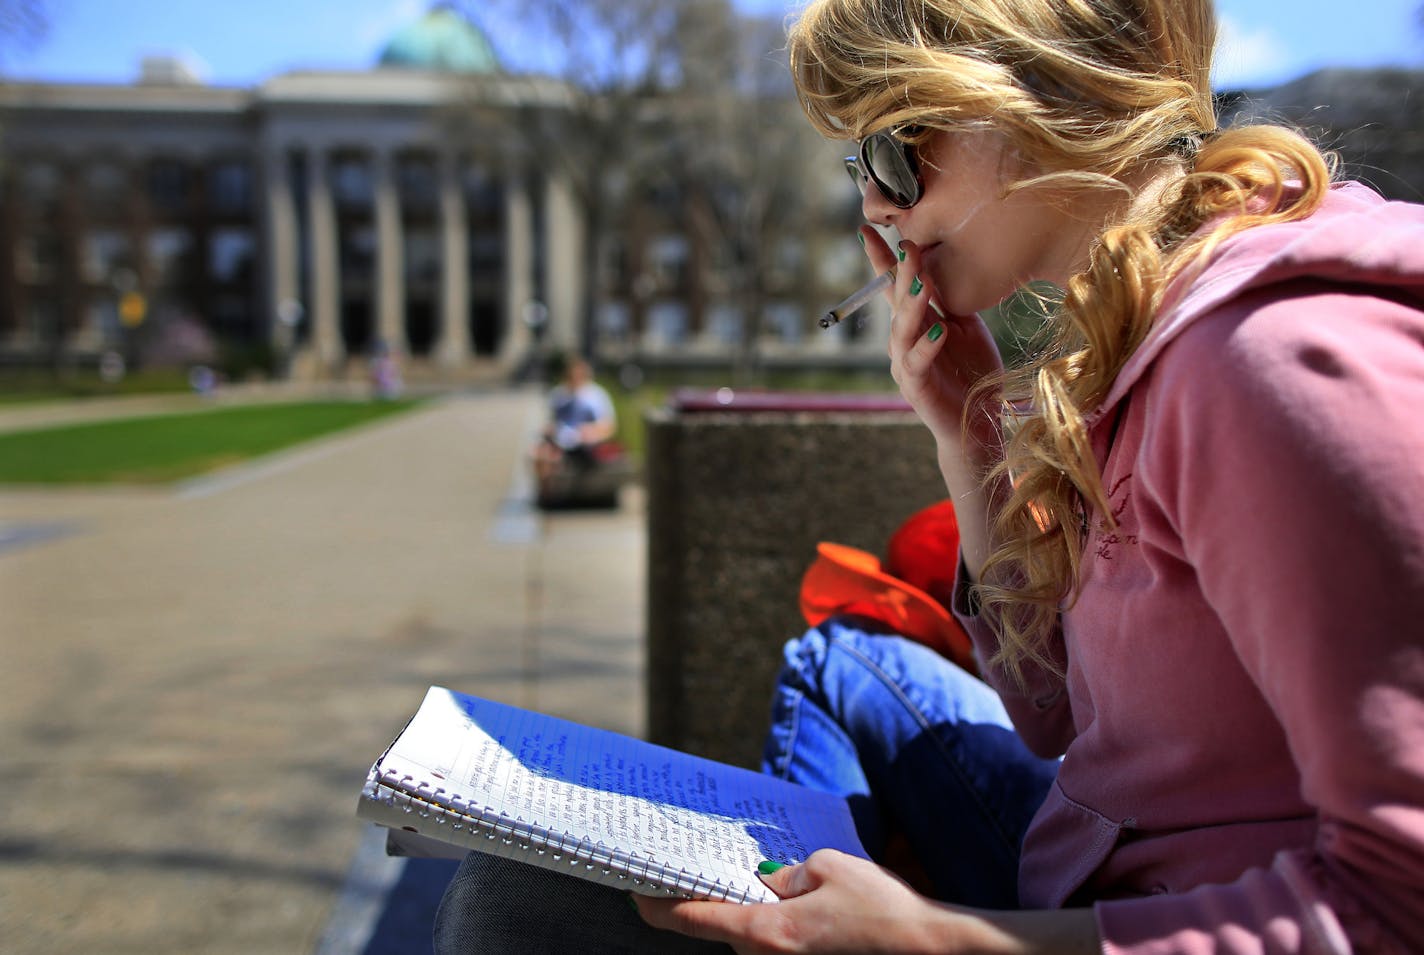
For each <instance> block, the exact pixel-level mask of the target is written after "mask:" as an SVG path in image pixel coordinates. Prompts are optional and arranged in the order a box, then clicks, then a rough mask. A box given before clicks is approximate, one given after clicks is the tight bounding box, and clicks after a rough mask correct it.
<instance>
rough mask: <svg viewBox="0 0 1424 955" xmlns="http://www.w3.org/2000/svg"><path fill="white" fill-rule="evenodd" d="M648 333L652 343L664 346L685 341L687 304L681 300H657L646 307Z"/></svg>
mask: <svg viewBox="0 0 1424 955" xmlns="http://www.w3.org/2000/svg"><path fill="white" fill-rule="evenodd" d="M648 335H649V337H650V338H651V339H652V342H651V343H652V344H654V345H658V346H664V347H672V346H676V345H681V344H683V343H684V342H685V341H687V306H686V305H685V304H683V303H682V302H658V303H656V304H654V305H653V306H652V307H651V308H649V309H648Z"/></svg>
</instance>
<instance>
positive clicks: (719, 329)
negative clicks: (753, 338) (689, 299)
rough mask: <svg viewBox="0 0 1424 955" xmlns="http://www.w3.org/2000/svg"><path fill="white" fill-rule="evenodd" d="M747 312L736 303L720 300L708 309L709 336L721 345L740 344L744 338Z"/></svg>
mask: <svg viewBox="0 0 1424 955" xmlns="http://www.w3.org/2000/svg"><path fill="white" fill-rule="evenodd" d="M745 314H746V313H745V312H744V311H743V310H742V309H740V308H738V307H737V306H735V305H731V304H728V303H726V302H719V303H717V304H716V305H713V306H711V307H710V308H709V309H708V310H707V337H708V338H710V339H711V340H712V341H714V342H717V343H718V344H721V345H739V344H741V342H742V339H743V331H742V325H743V322H744V316H745Z"/></svg>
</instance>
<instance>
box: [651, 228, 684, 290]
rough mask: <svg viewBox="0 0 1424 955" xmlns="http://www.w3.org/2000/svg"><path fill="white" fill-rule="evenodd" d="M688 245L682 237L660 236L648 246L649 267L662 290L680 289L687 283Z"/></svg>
mask: <svg viewBox="0 0 1424 955" xmlns="http://www.w3.org/2000/svg"><path fill="white" fill-rule="evenodd" d="M687 260H688V244H687V237H686V236H682V235H664V236H659V237H657V238H656V239H654V240H653V241H652V242H650V243H649V244H648V265H649V267H650V268H651V270H652V274H653V279H654V281H656V282H657V283H658V286H659V287H660V288H664V289H680V288H682V287H683V284H684V283H685V282H686V281H687Z"/></svg>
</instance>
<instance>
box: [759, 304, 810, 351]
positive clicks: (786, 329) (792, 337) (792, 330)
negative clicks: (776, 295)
mask: <svg viewBox="0 0 1424 955" xmlns="http://www.w3.org/2000/svg"><path fill="white" fill-rule="evenodd" d="M764 316H765V322H766V330H767V332H769V333H770V334H771V335H772V337H774V338H776V339H777V340H778V341H782V342H785V343H786V344H788V345H791V344H795V343H796V342H799V341H800V340H801V331H802V328H801V325H802V319H803V318H804V315H803V314H802V310H801V306H799V305H794V304H792V303H790V302H778V303H774V304H771V305H768V306H767V307H766V312H765V313H764Z"/></svg>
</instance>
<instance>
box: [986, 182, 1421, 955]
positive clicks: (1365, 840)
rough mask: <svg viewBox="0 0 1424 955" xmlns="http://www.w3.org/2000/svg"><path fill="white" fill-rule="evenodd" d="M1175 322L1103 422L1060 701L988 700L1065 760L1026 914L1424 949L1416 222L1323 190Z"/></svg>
mask: <svg viewBox="0 0 1424 955" xmlns="http://www.w3.org/2000/svg"><path fill="white" fill-rule="evenodd" d="M1174 298H1175V299H1176V300H1175V301H1174V302H1171V303H1169V304H1168V306H1167V307H1166V308H1165V310H1164V312H1163V315H1162V317H1161V320H1160V322H1159V323H1158V324H1157V326H1156V327H1154V329H1153V331H1152V332H1151V334H1150V335H1149V337H1148V338H1147V340H1146V341H1145V342H1144V343H1143V344H1142V346H1141V347H1140V348H1139V349H1138V351H1137V353H1136V354H1135V355H1134V357H1133V358H1132V359H1131V361H1130V362H1129V363H1128V365H1127V367H1126V368H1124V369H1123V371H1122V373H1121V374H1120V375H1119V377H1118V379H1117V383H1116V385H1115V386H1114V388H1113V391H1112V393H1111V395H1110V396H1109V398H1108V400H1107V401H1106V402H1105V403H1104V406H1103V408H1102V409H1101V410H1100V411H1099V412H1098V413H1097V414H1096V415H1095V416H1094V418H1093V419H1092V420H1091V421H1090V425H1091V427H1092V431H1091V434H1092V438H1093V441H1094V446H1095V447H1096V448H1097V450H1098V454H1099V461H1100V463H1101V464H1102V467H1103V479H1104V484H1105V487H1106V488H1107V490H1108V492H1109V499H1110V501H1111V504H1112V508H1113V512H1114V516H1115V517H1116V519H1117V524H1118V526H1117V528H1116V529H1115V530H1112V531H1105V530H1102V529H1097V530H1094V531H1093V532H1092V533H1091V536H1090V538H1089V540H1088V544H1087V548H1086V552H1085V555H1084V562H1083V577H1082V592H1081V596H1080V598H1079V599H1078V601H1077V603H1076V604H1075V605H1074V606H1073V607H1072V608H1071V609H1069V610H1068V611H1066V612H1065V613H1064V614H1063V621H1062V644H1061V647H1060V649H1061V652H1062V653H1063V654H1064V655H1065V657H1066V664H1067V679H1066V682H1065V681H1063V680H1058V679H1055V678H1053V677H1052V676H1051V674H1049V673H1047V672H1042V671H1040V672H1035V673H1032V674H1031V680H1030V687H1029V690H1028V691H1027V692H1016V691H1015V690H1014V689H1013V688H1012V687H1011V686H1010V685H1009V684H1008V683H1007V682H1006V681H1004V680H1002V679H996V674H993V673H989V674H987V676H988V677H989V679H990V681H991V682H992V683H994V685H995V686H996V688H997V689H998V690H999V692H1000V694H1001V695H1002V696H1003V698H1004V701H1005V703H1006V704H1007V705H1008V707H1009V711H1010V713H1011V714H1012V716H1013V719H1014V722H1015V724H1016V726H1017V727H1018V729H1019V732H1020V734H1021V735H1022V736H1023V737H1024V739H1025V740H1026V741H1027V742H1028V744H1029V745H1030V746H1031V747H1032V748H1034V749H1035V750H1036V751H1037V752H1039V753H1041V754H1045V755H1046V754H1058V753H1065V754H1066V755H1065V758H1064V761H1063V765H1062V769H1061V771H1060V773H1059V778H1058V781H1057V783H1056V784H1055V786H1054V788H1053V790H1052V792H1051V793H1050V795H1049V797H1048V800H1047V802H1046V803H1045V805H1044V806H1043V808H1042V809H1041V810H1040V811H1039V813H1038V815H1037V817H1036V818H1035V820H1034V822H1033V825H1032V826H1031V828H1030V830H1029V832H1028V835H1027V837H1026V839H1025V842H1024V851H1023V860H1022V866H1021V869H1020V890H1021V897H1022V899H1021V900H1022V902H1023V904H1024V905H1025V906H1026V907H1037V908H1041V907H1056V906H1062V905H1084V904H1094V905H1095V911H1096V914H1097V918H1098V924H1099V927H1100V929H1101V932H1102V935H1103V937H1104V939H1105V943H1104V951H1105V952H1108V953H1129V952H1130V953H1148V952H1151V953H1168V952H1173V953H1198V952H1200V953H1206V952H1240V953H1246V952H1252V953H1255V952H1331V953H1339V952H1352V951H1353V952H1406V951H1409V952H1421V951H1424V206H1414V205H1409V204H1402V203H1387V202H1385V201H1384V200H1382V199H1380V198H1379V197H1378V196H1376V195H1375V194H1374V193H1373V192H1371V191H1369V190H1368V189H1366V188H1364V187H1363V186H1359V185H1344V186H1339V187H1336V188H1335V189H1334V190H1332V192H1331V194H1330V196H1329V198H1328V199H1327V201H1326V203H1325V206H1324V207H1323V208H1322V209H1321V210H1320V211H1319V212H1317V213H1316V214H1315V215H1314V216H1312V217H1311V218H1310V219H1309V220H1307V221H1305V222H1299V223H1292V224H1287V225H1279V226H1264V227H1260V228H1256V229H1253V230H1249V231H1248V232H1246V233H1245V234H1243V235H1240V236H1237V237H1234V238H1232V239H1230V240H1228V241H1227V242H1225V243H1224V244H1223V245H1222V246H1221V247H1220V248H1219V249H1218V250H1217V252H1216V253H1215V255H1214V256H1213V260H1212V262H1211V264H1210V266H1209V267H1208V268H1207V269H1206V270H1205V271H1203V272H1201V273H1200V274H1198V275H1196V276H1195V278H1194V279H1193V280H1192V281H1191V282H1190V283H1189V286H1188V287H1187V288H1185V290H1183V291H1181V292H1180V293H1179V294H1176V295H1175V296H1174ZM1093 523H1094V525H1095V526H1096V525H1097V524H1098V521H1097V520H1096V517H1095V518H1094V520H1093ZM963 622H964V623H965V624H966V628H967V629H968V630H969V632H970V634H971V636H972V638H973V639H974V641H975V644H976V648H977V650H978V654H979V656H980V657H981V658H984V659H987V657H988V656H989V654H990V653H991V652H992V649H993V647H994V637H993V635H992V633H990V632H989V630H988V629H987V627H985V626H984V624H983V623H982V622H981V621H979V620H977V619H975V618H967V617H966V618H963Z"/></svg>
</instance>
